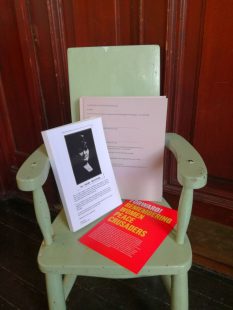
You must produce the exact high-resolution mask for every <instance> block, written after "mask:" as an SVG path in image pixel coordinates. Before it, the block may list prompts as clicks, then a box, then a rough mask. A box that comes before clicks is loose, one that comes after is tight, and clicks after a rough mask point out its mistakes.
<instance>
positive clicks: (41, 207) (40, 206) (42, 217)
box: [33, 187, 53, 245]
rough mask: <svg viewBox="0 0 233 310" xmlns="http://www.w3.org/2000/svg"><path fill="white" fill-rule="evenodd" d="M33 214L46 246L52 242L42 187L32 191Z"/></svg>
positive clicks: (48, 215) (49, 220) (46, 204)
mask: <svg viewBox="0 0 233 310" xmlns="http://www.w3.org/2000/svg"><path fill="white" fill-rule="evenodd" d="M33 201H34V207H35V214H36V218H37V221H38V224H39V226H40V230H41V232H42V235H43V237H44V241H45V244H46V245H50V244H51V243H52V242H53V239H52V236H53V229H52V225H51V217H50V212H49V207H48V203H47V200H46V198H45V194H44V191H43V189H42V187H40V188H38V189H36V190H34V191H33Z"/></svg>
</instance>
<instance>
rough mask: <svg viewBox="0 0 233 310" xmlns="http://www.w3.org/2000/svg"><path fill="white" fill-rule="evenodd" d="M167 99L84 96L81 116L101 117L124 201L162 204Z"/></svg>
mask: <svg viewBox="0 0 233 310" xmlns="http://www.w3.org/2000/svg"><path fill="white" fill-rule="evenodd" d="M166 114H167V98H166V97H164V96H152V97H81V98H80V117H81V119H88V118H90V117H96V116H101V117H102V120H103V126H104V131H105V136H106V140H107V146H108V150H109V155H110V158H111V162H112V166H113V169H114V173H115V176H116V180H117V184H118V186H119V191H120V194H121V197H122V198H123V199H135V200H149V201H160V200H161V199H162V185H163V157H164V148H165V129H166Z"/></svg>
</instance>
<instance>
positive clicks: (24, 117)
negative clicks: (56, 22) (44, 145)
mask: <svg viewBox="0 0 233 310" xmlns="http://www.w3.org/2000/svg"><path fill="white" fill-rule="evenodd" d="M2 6H4V14H3V15H2V16H1V19H0V22H1V24H0V50H1V53H0V63H1V81H2V85H3V89H4V95H5V98H6V102H7V111H8V116H9V119H10V123H11V126H12V127H11V130H12V134H13V141H14V152H15V156H18V158H19V160H18V161H19V162H22V158H24V155H25V154H28V153H29V152H31V151H32V150H33V149H34V148H35V146H36V143H35V141H38V136H39V134H38V129H39V124H40V119H38V118H37V116H38V109H37V106H36V104H35V105H34V106H33V107H32V106H31V102H32V100H33V99H34V97H33V78H32V70H31V69H32V61H33V60H32V57H30V56H29V54H30V50H29V49H27V47H28V37H27V34H26V33H25V28H24V26H25V25H24V21H25V18H26V17H25V16H23V15H21V18H20V12H19V8H18V6H17V5H16V6H14V2H13V1H2V0H1V7H2ZM29 75H30V76H29Z"/></svg>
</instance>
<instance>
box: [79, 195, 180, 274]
mask: <svg viewBox="0 0 233 310" xmlns="http://www.w3.org/2000/svg"><path fill="white" fill-rule="evenodd" d="M176 223H177V211H176V210H173V209H170V208H167V207H164V206H161V205H159V204H156V203H153V202H149V201H135V200H126V201H125V202H124V203H123V204H122V205H121V206H119V207H118V208H116V209H115V210H114V211H113V212H111V214H110V215H108V216H107V217H106V218H105V219H104V220H102V221H101V222H99V223H98V224H97V225H96V226H95V227H94V228H92V229H91V230H90V231H89V232H88V233H86V234H85V235H84V236H82V237H81V238H80V240H79V241H80V242H81V243H83V244H85V245H87V246H88V247H90V248H91V249H93V250H95V251H96V252H98V253H100V254H102V255H104V256H106V257H108V258H109V259H111V260H113V261H115V262H116V263H118V264H120V265H122V266H123V267H125V268H127V269H129V270H130V271H132V272H134V273H136V274H137V273H138V272H139V271H140V270H141V268H142V267H143V266H144V264H145V263H146V262H147V261H148V259H149V258H150V257H151V255H152V254H153V253H154V251H155V250H156V249H157V248H158V247H159V246H160V244H161V243H162V242H163V240H164V239H165V238H166V237H167V235H168V234H169V233H170V231H171V230H172V229H173V228H174V226H175V225H176Z"/></svg>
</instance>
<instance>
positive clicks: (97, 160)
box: [42, 118, 122, 231]
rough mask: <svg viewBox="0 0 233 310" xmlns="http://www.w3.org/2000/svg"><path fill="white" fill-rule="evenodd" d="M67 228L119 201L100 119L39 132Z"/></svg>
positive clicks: (83, 223)
mask: <svg viewBox="0 0 233 310" xmlns="http://www.w3.org/2000/svg"><path fill="white" fill-rule="evenodd" d="M42 137H43V140H44V143H45V146H46V149H47V152H48V156H49V159H50V162H51V166H52V169H53V173H54V176H55V180H56V183H57V186H58V190H59V193H60V196H61V200H62V203H63V206H64V210H65V213H66V217H67V221H68V224H69V227H70V230H71V231H77V230H79V229H80V228H82V227H84V226H86V225H87V224H89V223H91V222H92V221H94V220H96V219H97V218H99V217H101V216H102V215H104V214H105V213H107V212H109V211H111V210H112V209H114V208H116V207H117V206H119V205H120V204H121V203H122V201H121V198H120V194H119V191H118V186H117V183H116V180H115V176H114V173H113V169H112V165H111V161H110V158H109V153H108V149H107V145H106V140H105V135H104V131H103V125H102V120H101V118H95V119H89V120H86V121H80V122H76V123H72V124H68V125H64V126H60V127H57V128H53V129H49V130H46V131H43V132H42Z"/></svg>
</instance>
